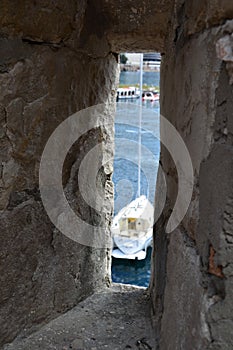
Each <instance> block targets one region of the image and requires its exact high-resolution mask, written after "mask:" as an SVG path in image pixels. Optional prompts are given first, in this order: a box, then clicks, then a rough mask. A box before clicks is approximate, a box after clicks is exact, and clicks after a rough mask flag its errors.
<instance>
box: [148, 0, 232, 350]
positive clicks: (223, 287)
mask: <svg viewBox="0 0 233 350" xmlns="http://www.w3.org/2000/svg"><path fill="white" fill-rule="evenodd" d="M232 10H233V7H232V5H231V6H230V4H229V2H228V4H225V5H224V4H223V2H221V5H220V7H219V8H217V7H215V6H213V5H212V4H211V5H209V6H208V10H207V3H206V2H201V3H200V4H199V2H195V6H194V2H193V5H191V2H189V1H186V2H182V3H181V4H180V5H178V4H177V7H176V13H177V17H176V18H174V29H172V27H171V30H170V34H169V35H168V37H167V49H168V52H169V55H168V54H166V55H165V57H164V59H163V64H162V72H161V89H162V94H163V97H162V99H161V113H162V114H163V116H165V117H166V118H167V119H168V120H170V121H171V122H172V124H173V125H174V126H175V127H176V128H177V130H178V131H179V133H180V134H181V136H182V138H183V139H184V141H185V143H186V145H187V147H188V150H189V152H190V155H191V159H192V164H193V170H194V176H195V181H194V183H195V185H194V191H193V196H192V201H191V203H190V206H189V210H188V212H187V214H186V216H185V218H184V220H183V221H182V223H181V224H180V225H179V227H178V228H177V229H176V230H175V231H174V232H173V233H171V234H166V233H165V231H164V225H165V224H166V222H167V219H168V217H169V216H170V213H171V210H172V208H173V206H174V202H175V199H176V196H177V189H178V185H177V181H178V180H177V173H176V169H175V166H174V163H173V161H172V159H171V157H170V155H169V154H168V153H167V151H166V149H165V148H162V152H161V163H162V168H163V171H164V173H165V174H166V178H167V186H168V189H167V191H168V192H167V203H166V207H165V210H164V212H163V216H162V217H161V218H160V221H159V222H158V223H157V225H156V229H155V232H156V236H155V246H156V247H157V249H156V261H155V267H154V270H155V272H154V276H155V277H154V280H153V279H152V295H153V296H152V298H153V300H154V309H155V313H156V317H158V318H160V323H159V324H160V348H161V349H166V350H167V349H191V348H192V349H206V348H208V349H230V348H231V347H232V340H231V339H232V316H231V315H232V311H233V306H232V302H230V299H232V291H231V287H230V286H232V269H231V266H232V238H231V237H232V228H231V226H232V225H231V223H232V213H233V207H232V195H233V193H232V189H233V187H232V171H233V168H232V166H233V164H232V151H233V142H232V136H233V134H232V117H231V108H232V107H231V106H232V92H233V91H232V85H230V79H231V76H230V75H229V73H228V71H227V66H226V62H224V61H226V59H224V58H226V56H225V55H224V54H223V55H222V59H221V54H220V53H219V51H220V52H221V53H222V51H221V50H219V40H220V43H221V38H223V37H225V35H228V36H231V34H232V30H231V29H230V28H231V25H232V21H226V20H225V19H227V18H229V17H228V16H230V17H232V14H231V15H230V13H232V12H231V11H232ZM202 11H203V12H202ZM195 14H196V17H198V18H200V21H197V23H196V27H195V26H193V25H192V23H194V18H196V17H195ZM225 16H226V17H225ZM201 18H202V19H201ZM222 23H224V24H222ZM194 33H195V35H192V34H194ZM216 45H217V50H216ZM229 46H230V47H231V45H230V43H229V42H228V46H227V47H228V48H226V47H225V49H226V50H228V53H229V51H230V50H229ZM220 47H221V46H220ZM231 54H232V53H231ZM227 59H228V60H229V61H230V60H231V55H230V54H229V55H228V58H227ZM230 271H231V272H230ZM153 286H154V287H153Z"/></svg>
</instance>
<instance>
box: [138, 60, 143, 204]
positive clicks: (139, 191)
mask: <svg viewBox="0 0 233 350" xmlns="http://www.w3.org/2000/svg"><path fill="white" fill-rule="evenodd" d="M142 86H143V53H141V55H140V101H139V125H138V197H140V195H141V154H142V148H141V143H142V134H141V127H142Z"/></svg>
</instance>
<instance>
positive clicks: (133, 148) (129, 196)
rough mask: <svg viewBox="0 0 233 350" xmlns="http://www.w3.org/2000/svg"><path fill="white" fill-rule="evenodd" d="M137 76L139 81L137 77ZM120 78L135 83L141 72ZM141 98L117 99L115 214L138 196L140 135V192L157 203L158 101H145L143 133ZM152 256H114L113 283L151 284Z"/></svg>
mask: <svg viewBox="0 0 233 350" xmlns="http://www.w3.org/2000/svg"><path fill="white" fill-rule="evenodd" d="M136 78H137V80H136ZM120 81H121V82H122V81H124V83H125V84H136V83H137V82H138V81H139V73H138V72H122V73H121V77H120ZM144 83H145V84H148V85H149V84H151V85H159V73H156V72H153V73H152V72H146V75H145V74H144ZM139 113H140V107H139V99H137V100H135V101H133V102H129V101H119V102H117V111H116V118H115V158H114V175H113V182H114V187H115V200H114V214H117V213H118V212H119V210H120V209H121V208H123V207H124V206H125V205H127V204H128V203H130V202H131V201H132V200H133V199H134V198H136V197H137V195H138V162H139V138H140V137H141V145H142V146H141V158H140V159H141V164H140V168H141V182H140V184H141V193H140V194H145V195H147V196H148V198H149V200H150V201H151V203H153V202H154V194H155V184H156V176H157V170H158V164H159V152H160V142H159V113H160V109H159V102H145V103H143V107H142V123H141V132H140V131H139ZM150 256H151V249H149V251H148V254H147V258H146V259H145V260H143V261H130V260H123V259H122V260H121V259H113V261H112V280H113V281H114V282H120V283H127V284H135V285H139V286H144V287H146V286H148V284H149V280H150Z"/></svg>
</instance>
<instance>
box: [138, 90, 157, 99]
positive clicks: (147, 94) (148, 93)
mask: <svg viewBox="0 0 233 350" xmlns="http://www.w3.org/2000/svg"><path fill="white" fill-rule="evenodd" d="M142 100H143V101H151V102H154V101H159V93H158V92H157V91H155V92H153V91H144V92H143V93H142Z"/></svg>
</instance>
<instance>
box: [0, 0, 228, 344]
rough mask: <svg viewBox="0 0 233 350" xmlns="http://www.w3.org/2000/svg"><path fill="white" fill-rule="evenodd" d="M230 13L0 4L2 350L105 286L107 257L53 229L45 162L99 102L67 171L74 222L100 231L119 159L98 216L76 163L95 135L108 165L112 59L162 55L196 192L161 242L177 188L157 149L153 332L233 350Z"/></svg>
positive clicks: (126, 5)
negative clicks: (163, 185)
mask: <svg viewBox="0 0 233 350" xmlns="http://www.w3.org/2000/svg"><path fill="white" fill-rule="evenodd" d="M232 17H233V6H232V4H231V2H230V1H227V0H216V1H211V2H210V1H207V0H206V1H202V0H200V1H199V0H198V1H197V0H186V1H182V0H177V1H172V0H163V1H161V0H160V1H157V0H156V1H152V0H144V1H135V0H134V1H127V2H126V1H115V0H106V1H104V0H96V1H94V2H92V3H91V2H88V1H86V0H82V1H75V0H72V1H69V2H64V1H56V2H50V1H47V0H44V1H41V2H40V3H38V2H33V1H27V0H25V1H17V2H16V1H9V0H3V1H2V2H1V4H0V51H1V55H0V56H1V57H0V90H1V93H0V124H1V129H0V145H1V165H0V175H1V178H0V198H1V200H0V216H1V232H0V235H1V247H0V259H1V263H0V276H1V277H0V285H1V288H0V320H1V321H0V322H1V323H0V339H1V341H0V344H4V343H6V342H8V341H10V340H12V339H13V338H14V337H15V336H17V335H18V334H20V333H21V334H22V333H27V331H28V329H30V330H31V331H32V330H33V329H34V328H35V327H37V326H38V325H41V324H43V323H45V322H47V321H48V320H49V319H51V318H54V317H55V316H56V315H58V314H59V313H62V312H65V311H66V310H67V309H69V308H71V307H72V306H74V305H75V304H77V303H78V302H79V301H80V300H81V299H83V298H85V297H86V296H87V295H89V294H91V293H92V292H93V291H94V290H95V289H96V288H99V287H100V286H104V285H106V283H108V282H109V262H110V260H109V251H108V250H106V249H95V248H90V247H85V246H82V245H80V244H78V243H74V242H73V241H71V240H69V239H68V238H66V237H65V236H64V235H62V234H61V233H60V232H58V231H57V230H56V229H55V227H54V226H53V225H52V223H51V222H50V220H49V218H48V216H47V214H46V212H45V210H44V208H43V205H42V202H41V198H40V192H39V183H38V171H39V163H40V158H41V154H42V151H43V149H44V146H45V144H46V142H47V140H48V138H49V136H50V135H51V133H52V132H53V131H54V130H55V128H56V127H57V126H58V125H59V124H60V123H61V122H62V121H63V120H65V119H66V118H67V117H68V116H70V115H71V114H72V113H75V112H76V111H80V110H82V109H83V108H86V107H89V106H92V105H95V104H98V103H104V104H105V106H106V113H107V115H108V117H107V119H106V115H105V116H103V118H105V119H104V120H105V122H106V121H107V124H106V126H105V127H102V128H98V129H95V130H93V131H92V132H91V133H88V134H86V135H84V137H83V138H82V140H79V142H77V143H76V144H75V145H74V147H72V149H71V151H70V154H69V156H68V158H67V160H66V162H65V165H64V169H63V170H64V187H65V189H66V195H67V197H68V198H69V199H71V201H72V202H73V208H75V210H76V211H77V212H78V213H79V215H81V216H82V217H84V218H85V220H87V221H88V222H89V223H91V224H93V225H98V223H99V222H102V221H104V220H105V219H106V218H107V219H108V218H109V216H110V215H111V212H112V205H113V193H112V186H111V164H110V167H109V168H108V169H107V168H106V167H104V166H102V167H101V172H102V173H101V174H100V178H101V181H100V182H99V190H100V192H101V193H102V195H103V199H102V203H101V205H102V208H103V210H102V211H101V213H99V214H97V213H96V212H94V211H92V210H90V208H89V207H88V206H86V204H85V203H84V202H83V199H82V198H81V196H80V194H79V192H78V190H79V189H78V186H77V170H78V166H79V164H80V161H81V160H82V159H83V156H84V154H85V152H87V151H88V150H89V149H90V147H92V146H93V147H94V145H96V144H97V143H98V142H99V140H101V141H103V140H105V141H106V142H105V145H104V147H103V148H102V154H101V157H100V159H99V164H100V166H101V165H104V160H105V155H106V152H108V153H109V154H111V153H113V150H112V146H113V115H114V111H113V109H114V108H112V107H111V106H114V100H115V90H116V81H117V76H118V68H117V67H118V65H117V54H116V53H119V52H125V51H131V52H133V51H138V52H140V51H155V50H157V51H160V52H161V53H163V62H162V71H161V112H162V114H163V115H164V116H165V117H166V118H167V119H168V120H170V121H171V123H172V124H173V125H174V126H175V127H176V128H177V130H178V131H179V133H180V134H181V136H182V137H183V139H184V141H185V143H186V145H187V147H188V150H189V152H190V155H191V158H192V162H193V168H194V175H195V185H194V191H193V196H192V201H191V204H190V207H189V210H188V212H187V214H186V217H185V218H184V220H183V221H182V223H181V224H180V225H179V227H178V228H177V229H176V230H175V231H174V232H173V233H171V234H166V233H165V225H166V222H167V220H168V218H169V216H170V214H171V211H172V208H173V206H174V202H175V198H176V196H177V181H178V179H177V172H176V169H175V166H174V163H173V161H172V159H171V156H170V155H169V154H168V152H167V151H166V149H165V148H164V147H162V151H161V166H162V169H163V171H164V173H165V175H166V179H167V189H168V192H167V202H166V206H165V208H164V211H163V214H162V215H161V217H160V219H159V221H158V223H157V224H156V227H155V251H154V260H153V262H152V280H151V288H150V290H151V297H152V302H153V312H154V319H155V320H156V322H157V325H158V333H157V334H156V336H157V338H158V339H159V342H160V348H161V349H162V350H169V349H184V350H187V349H205V348H208V349H212V350H216V349H231V348H232V343H231V342H232V340H231V338H232V329H233V327H232V322H233V321H232V311H233V310H232V302H231V297H232V289H231V286H232V266H233V262H232V254H231V253H232V236H233V232H232V215H233V214H232V212H233V204H232V201H233V193H232V188H233V186H232V170H233V169H232V151H233V149H232V133H233V131H232V129H233V126H232V125H233V124H232V118H231V113H232V107H233V106H232V85H230V82H231V81H232V71H233V69H232V61H233V59H232V50H233V49H232V46H233V45H232V33H233V25H232V22H231V21H230V20H229V19H231V18H232ZM108 106H110V108H108ZM101 118H102V117H101V116H100V119H101ZM106 147H107V148H106ZM86 171H87V173H88V172H90V171H91V169H87V170H86ZM108 226H109V223H107V227H106V234H107V233H108V231H109V227H108Z"/></svg>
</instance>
